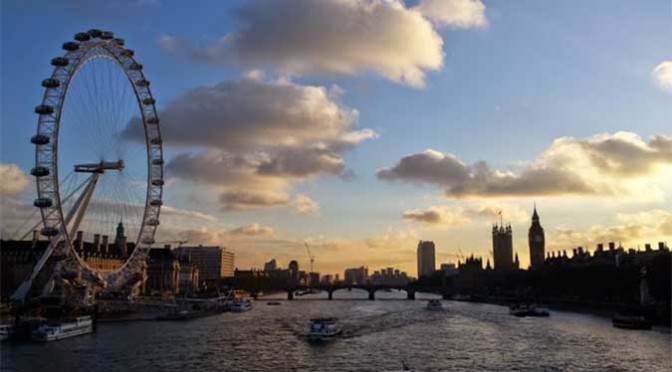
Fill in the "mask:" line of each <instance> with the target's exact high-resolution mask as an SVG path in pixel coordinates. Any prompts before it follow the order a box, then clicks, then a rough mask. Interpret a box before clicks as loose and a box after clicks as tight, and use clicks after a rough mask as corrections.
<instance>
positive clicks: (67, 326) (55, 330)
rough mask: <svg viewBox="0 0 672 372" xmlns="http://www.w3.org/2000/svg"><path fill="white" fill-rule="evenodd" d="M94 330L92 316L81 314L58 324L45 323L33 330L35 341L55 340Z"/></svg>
mask: <svg viewBox="0 0 672 372" xmlns="http://www.w3.org/2000/svg"><path fill="white" fill-rule="evenodd" d="M91 332H93V321H92V320H91V317H90V316H88V315H87V316H80V317H77V318H74V319H70V320H66V321H63V322H60V323H56V324H53V323H51V324H45V325H42V326H40V327H39V328H37V329H36V330H34V331H33V334H32V340H34V341H44V342H46V341H55V340H61V339H64V338H69V337H75V336H80V335H84V334H87V333H91Z"/></svg>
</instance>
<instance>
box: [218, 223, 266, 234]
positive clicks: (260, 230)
mask: <svg viewBox="0 0 672 372" xmlns="http://www.w3.org/2000/svg"><path fill="white" fill-rule="evenodd" d="M229 234H231V235H233V236H272V235H273V228H271V227H269V226H264V225H260V224H258V223H252V224H249V225H245V226H240V227H236V228H235V229H231V230H230V231H229Z"/></svg>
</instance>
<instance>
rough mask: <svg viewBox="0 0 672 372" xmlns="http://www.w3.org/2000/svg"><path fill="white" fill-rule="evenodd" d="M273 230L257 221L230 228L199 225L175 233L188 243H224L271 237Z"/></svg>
mask: <svg viewBox="0 0 672 372" xmlns="http://www.w3.org/2000/svg"><path fill="white" fill-rule="evenodd" d="M274 234H275V231H274V230H273V228H272V227H270V226H265V225H261V224H258V223H250V224H247V225H243V226H239V227H234V228H230V229H225V228H215V227H200V228H196V229H185V230H180V231H179V232H178V233H177V235H178V236H179V238H180V239H183V240H187V241H189V244H214V245H225V244H227V243H230V242H238V241H241V240H257V239H260V238H269V237H273V235H274Z"/></svg>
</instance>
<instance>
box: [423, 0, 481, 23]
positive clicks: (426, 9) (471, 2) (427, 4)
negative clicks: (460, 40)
mask: <svg viewBox="0 0 672 372" xmlns="http://www.w3.org/2000/svg"><path fill="white" fill-rule="evenodd" d="M415 9H417V10H418V11H419V12H420V13H422V15H424V16H425V17H426V18H428V19H430V20H431V21H432V22H434V23H436V24H437V25H439V26H449V27H454V28H472V27H476V28H483V27H487V26H488V19H487V18H486V16H485V4H483V2H481V0H422V1H420V3H419V4H418V6H417V7H416V8H415Z"/></svg>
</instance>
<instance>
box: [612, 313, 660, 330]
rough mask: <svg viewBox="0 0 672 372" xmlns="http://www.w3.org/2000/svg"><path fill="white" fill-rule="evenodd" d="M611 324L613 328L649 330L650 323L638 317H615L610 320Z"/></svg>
mask: <svg viewBox="0 0 672 372" xmlns="http://www.w3.org/2000/svg"><path fill="white" fill-rule="evenodd" d="M611 324H612V325H613V326H614V327H616V328H621V329H640V330H648V329H651V322H649V321H648V320H647V319H646V318H645V317H643V316H638V315H634V316H627V315H616V316H614V317H613V318H611Z"/></svg>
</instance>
